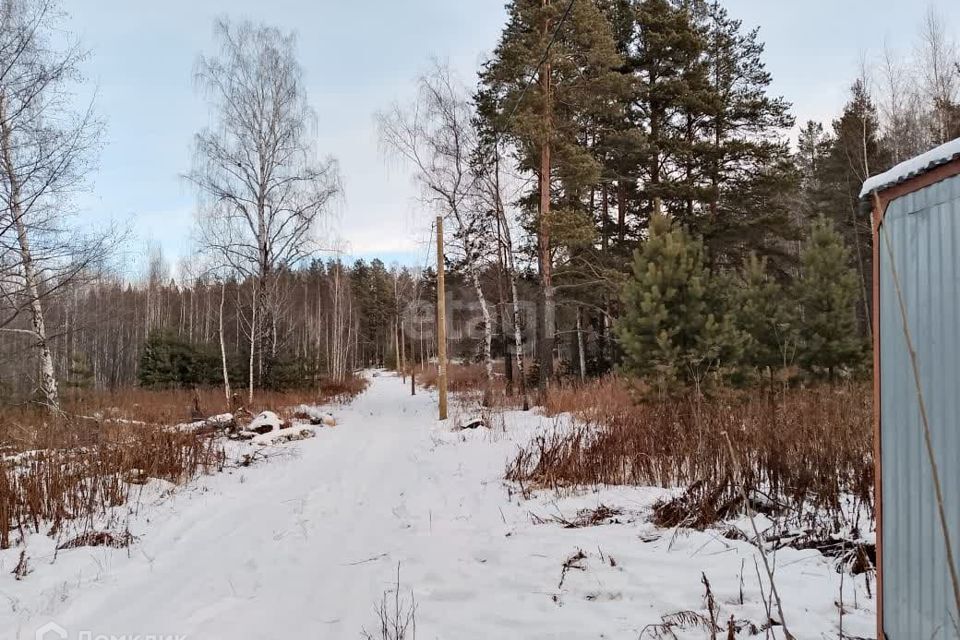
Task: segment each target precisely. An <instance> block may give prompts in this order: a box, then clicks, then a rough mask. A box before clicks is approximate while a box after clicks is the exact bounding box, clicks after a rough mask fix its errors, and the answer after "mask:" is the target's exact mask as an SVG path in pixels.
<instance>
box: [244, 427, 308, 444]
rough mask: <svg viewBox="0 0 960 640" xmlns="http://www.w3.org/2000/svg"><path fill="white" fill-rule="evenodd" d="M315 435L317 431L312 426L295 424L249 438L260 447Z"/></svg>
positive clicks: (251, 442)
mask: <svg viewBox="0 0 960 640" xmlns="http://www.w3.org/2000/svg"><path fill="white" fill-rule="evenodd" d="M316 435H317V432H316V431H315V430H314V428H313V427H309V426H305V425H296V426H293V427H287V428H286V429H277V430H276V431H270V432H268V433H263V434H259V435H256V436H254V437H253V438H252V439H251V440H250V444H252V445H255V446H261V447H265V446H274V445H278V444H283V443H284V442H292V441H294V440H306V439H307V438H313V437H314V436H316Z"/></svg>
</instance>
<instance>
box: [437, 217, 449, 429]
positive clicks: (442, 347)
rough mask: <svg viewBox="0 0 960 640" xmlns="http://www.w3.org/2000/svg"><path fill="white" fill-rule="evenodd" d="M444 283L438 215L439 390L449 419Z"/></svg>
mask: <svg viewBox="0 0 960 640" xmlns="http://www.w3.org/2000/svg"><path fill="white" fill-rule="evenodd" d="M445 298H446V294H445V291H444V283H443V217H442V216H437V391H439V392H440V419H441V420H446V419H447V304H446V299H445Z"/></svg>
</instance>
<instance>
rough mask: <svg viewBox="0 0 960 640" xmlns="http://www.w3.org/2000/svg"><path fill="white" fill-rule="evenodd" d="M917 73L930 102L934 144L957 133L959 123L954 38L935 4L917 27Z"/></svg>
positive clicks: (959, 82)
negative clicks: (918, 54) (921, 79)
mask: <svg viewBox="0 0 960 640" xmlns="http://www.w3.org/2000/svg"><path fill="white" fill-rule="evenodd" d="M919 53H920V56H919V64H920V69H919V71H920V73H921V77H922V78H923V87H924V93H925V94H926V97H927V99H928V100H929V101H930V104H931V130H932V133H933V136H934V143H935V144H942V143H944V142H947V141H949V140H950V139H951V138H952V137H953V136H955V135H957V133H958V131H957V129H958V128H960V123H958V122H956V119H958V118H960V115H958V111H960V105H958V103H957V98H958V93H960V68H958V66H957V65H958V59H960V52H958V50H957V43H956V41H955V40H954V39H953V38H952V37H951V36H950V32H949V29H948V28H947V25H946V23H945V21H944V19H943V16H941V15H940V13H938V12H937V10H936V9H935V8H934V7H932V6H931V7H930V8H929V9H928V10H927V13H926V16H925V17H924V21H923V25H922V27H921V30H920V52H919Z"/></svg>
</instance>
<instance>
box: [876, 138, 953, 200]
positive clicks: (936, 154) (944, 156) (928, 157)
mask: <svg viewBox="0 0 960 640" xmlns="http://www.w3.org/2000/svg"><path fill="white" fill-rule="evenodd" d="M955 158H960V138H957V139H956V140H951V141H950V142H947V143H946V144H942V145H940V146H939V147H937V148H936V149H931V150H930V151H927V152H926V153H924V154H922V155H919V156H916V157H914V158H910V159H909V160H905V161H904V162H901V163H900V164H898V165H897V166H895V167H893V168H892V169H890V170H889V171H885V172H883V173H881V174H879V175H876V176H873V177H872V178H868V179H867V181H866V182H864V183H863V189H861V190H860V197H861V198H863V197H865V196H868V195H870V194H871V193H873V192H875V191H882V190H884V189H886V188H888V187H892V186H893V185H895V184H899V183H901V182H903V181H905V180H908V179H910V178H912V177H914V176H918V175H920V174H921V173H925V172H927V171H929V170H930V169H933V168H935V167H939V166H940V165H942V164H946V163H948V162H950V161H951V160H954V159H955Z"/></svg>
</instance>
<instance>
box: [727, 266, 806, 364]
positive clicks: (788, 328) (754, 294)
mask: <svg viewBox="0 0 960 640" xmlns="http://www.w3.org/2000/svg"><path fill="white" fill-rule="evenodd" d="M735 292H736V293H735V294H734V300H735V305H734V315H735V320H736V324H737V328H738V329H740V330H741V331H743V333H744V335H745V344H744V352H743V363H744V364H745V365H747V366H748V367H751V368H753V369H754V370H758V371H760V372H762V371H764V370H766V369H768V368H769V369H770V371H771V372H772V371H775V370H777V369H780V368H783V367H786V366H789V365H790V364H791V363H792V362H793V359H794V356H795V354H796V349H797V341H796V336H795V332H796V320H795V316H796V314H795V313H794V312H793V311H792V310H791V309H790V307H789V305H788V303H787V301H786V300H785V296H784V291H783V287H782V286H781V285H780V283H779V282H777V281H776V279H774V278H773V277H772V276H771V275H770V273H769V271H768V268H767V260H766V259H765V258H761V257H758V256H757V255H756V254H751V255H750V256H748V257H747V259H746V260H745V261H744V263H743V267H742V269H741V272H740V282H739V283H738V286H737V287H736V288H735Z"/></svg>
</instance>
